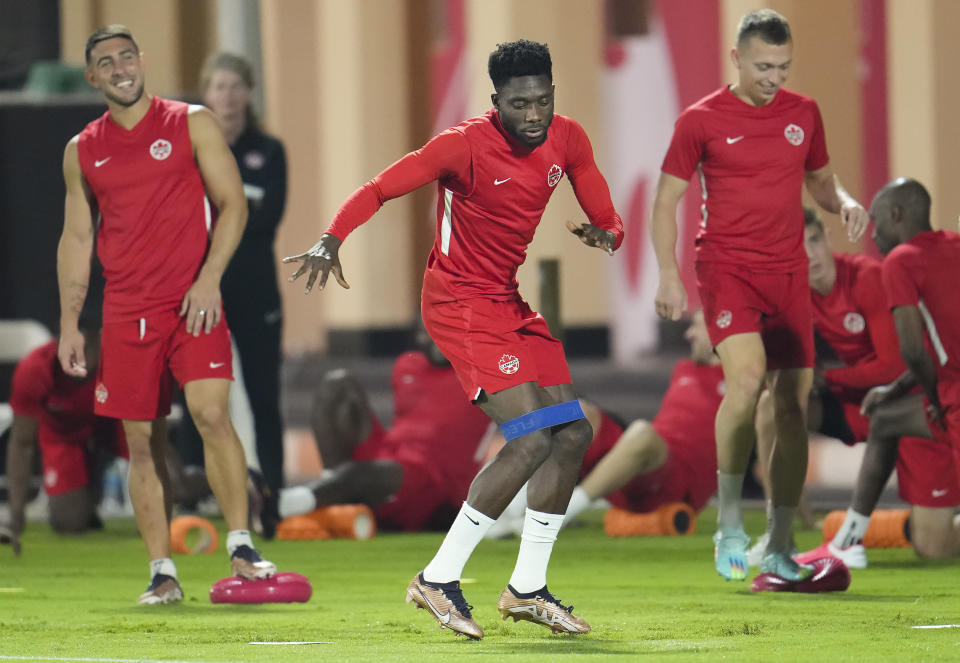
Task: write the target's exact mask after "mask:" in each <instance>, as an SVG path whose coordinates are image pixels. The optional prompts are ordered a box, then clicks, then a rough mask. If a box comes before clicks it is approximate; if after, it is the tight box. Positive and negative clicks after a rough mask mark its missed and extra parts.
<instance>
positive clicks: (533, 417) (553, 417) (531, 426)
mask: <svg viewBox="0 0 960 663" xmlns="http://www.w3.org/2000/svg"><path fill="white" fill-rule="evenodd" d="M584 418H586V415H584V414H583V408H581V407H580V401H567V402H566V403H557V404H556V405H548V406H547V407H542V408H540V409H539V410H534V411H533V412H527V413H526V414H523V415H520V416H519V417H517V418H516V419H511V420H510V421H504V422H503V423H502V424H500V430H501V432H503V436H504V437H505V438H507V442H509V441H510V440H513V439H516V438H518V437H521V436H523V435H526V434H527V433H532V432H534V431H538V430H541V429H543V428H550V427H551V426H559V425H560V424H567V423H570V422H571V421H576V420H577V419H584Z"/></svg>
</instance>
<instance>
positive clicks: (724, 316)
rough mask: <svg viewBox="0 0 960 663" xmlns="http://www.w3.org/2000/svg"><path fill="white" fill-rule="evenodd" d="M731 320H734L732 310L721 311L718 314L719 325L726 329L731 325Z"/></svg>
mask: <svg viewBox="0 0 960 663" xmlns="http://www.w3.org/2000/svg"><path fill="white" fill-rule="evenodd" d="M731 322H733V313H731V312H730V311H720V315H718V316H717V327H719V328H720V329H726V328H727V327H729V326H730V323H731Z"/></svg>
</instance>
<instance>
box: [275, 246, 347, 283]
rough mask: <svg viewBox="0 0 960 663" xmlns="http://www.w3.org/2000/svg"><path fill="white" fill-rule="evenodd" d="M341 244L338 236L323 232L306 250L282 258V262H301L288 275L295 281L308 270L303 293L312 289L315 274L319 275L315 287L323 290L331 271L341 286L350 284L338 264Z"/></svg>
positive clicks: (315, 278)
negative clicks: (317, 240)
mask: <svg viewBox="0 0 960 663" xmlns="http://www.w3.org/2000/svg"><path fill="white" fill-rule="evenodd" d="M341 244H342V242H341V241H340V238H339V237H336V236H335V235H331V234H330V233H323V234H322V235H320V241H319V242H317V243H316V244H314V245H313V246H312V247H310V249H309V250H308V251H306V252H304V253H301V254H299V255H295V256H287V257H286V258H284V259H283V262H284V263H291V262H301V263H302V264H301V265H300V268H299V269H297V271H295V272H294V273H293V275H292V276H291V277H290V280H291V281H296V280H297V279H298V278H300V277H301V276H303V274H305V273H307V272H309V275H308V276H307V285H306V286H305V287H304V289H303V292H304V293H308V292H310V291H311V290H313V285H314V283H316V282H317V276H319V277H320V282H319V283H318V284H317V289H318V290H323V288H324V286H326V285H327V277H328V276H330V273H331V272H333V276H334V278H335V279H337V283H339V284H340V286H341V287H344V288H349V287H350V284H349V283H347V280H346V279H345V278H344V276H343V267H342V266H341V265H340V255H339V252H340V245H341Z"/></svg>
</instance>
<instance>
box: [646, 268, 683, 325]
mask: <svg viewBox="0 0 960 663" xmlns="http://www.w3.org/2000/svg"><path fill="white" fill-rule="evenodd" d="M654 303H655V305H656V308H657V315H659V316H660V317H661V318H663V319H664V320H679V319H680V318H681V316H682V315H683V312H684V311H686V310H687V290H686V288H684V287H683V281H681V280H680V277H679V276H664V275H662V274H661V275H660V284H659V285H658V286H657V296H656V299H655V300H654Z"/></svg>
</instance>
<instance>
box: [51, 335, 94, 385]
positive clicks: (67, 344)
mask: <svg viewBox="0 0 960 663" xmlns="http://www.w3.org/2000/svg"><path fill="white" fill-rule="evenodd" d="M83 346H84V338H83V334H81V333H80V330H79V329H77V328H76V327H74V328H73V329H65V330H62V331H61V332H60V343H59V345H58V346H57V359H59V360H60V367H61V368H62V369H63V372H64V373H66V374H67V375H70V376H73V377H75V378H85V377H87V355H86V354H85V353H84V351H83Z"/></svg>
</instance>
